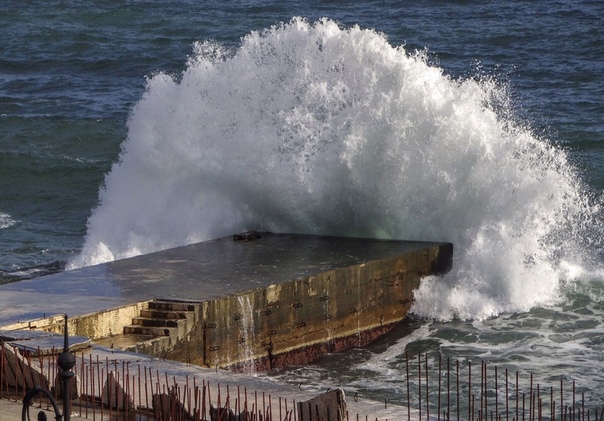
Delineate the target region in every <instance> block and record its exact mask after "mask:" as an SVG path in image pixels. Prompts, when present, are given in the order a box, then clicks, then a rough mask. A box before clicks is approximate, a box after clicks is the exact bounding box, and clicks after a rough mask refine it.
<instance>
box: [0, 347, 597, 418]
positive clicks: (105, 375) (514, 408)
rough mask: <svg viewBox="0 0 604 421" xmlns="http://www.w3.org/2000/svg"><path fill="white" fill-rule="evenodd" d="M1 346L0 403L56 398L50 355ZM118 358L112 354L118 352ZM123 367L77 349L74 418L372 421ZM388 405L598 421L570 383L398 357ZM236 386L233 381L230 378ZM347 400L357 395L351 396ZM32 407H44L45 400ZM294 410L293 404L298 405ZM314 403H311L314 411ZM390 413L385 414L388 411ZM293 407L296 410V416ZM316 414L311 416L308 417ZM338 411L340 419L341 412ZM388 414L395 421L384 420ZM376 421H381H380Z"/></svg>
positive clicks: (435, 412) (401, 411) (402, 413)
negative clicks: (394, 392) (41, 393)
mask: <svg viewBox="0 0 604 421" xmlns="http://www.w3.org/2000/svg"><path fill="white" fill-rule="evenodd" d="M59 351H60V350H54V349H53V350H51V351H50V352H47V353H45V352H42V351H41V350H39V349H38V350H37V351H32V350H31V349H30V350H25V349H23V348H19V347H17V346H13V345H11V344H8V343H2V342H0V357H1V358H0V396H1V397H2V398H5V399H11V400H15V401H20V400H21V399H22V397H23V396H24V395H25V393H26V392H27V391H28V390H29V389H31V388H33V387H35V386H40V387H43V388H45V389H48V390H50V391H51V393H53V395H54V396H55V397H56V398H58V399H60V397H61V396H60V386H59V383H58V380H57V379H58V376H57V375H58V367H57V364H56V361H57V355H58V353H59ZM117 355H119V354H117ZM146 363H148V364H144V363H142V362H140V361H139V362H133V361H129V360H121V361H120V360H118V359H113V358H109V357H105V358H104V359H102V358H100V357H99V355H98V354H97V355H93V354H92V353H89V352H88V353H87V352H86V351H83V352H81V353H79V354H78V355H77V356H76V365H75V367H74V372H75V377H74V379H75V380H72V382H71V387H72V390H71V395H72V399H73V400H72V409H71V413H72V415H74V416H79V417H82V418H86V419H90V420H94V421H96V420H106V419H109V420H135V419H138V420H156V421H210V420H220V421H273V420H279V421H307V420H308V421H336V420H351V421H353V420H355V419H356V420H366V421H369V420H371V421H373V420H378V417H376V416H371V415H359V414H358V413H350V411H348V412H344V411H345V410H343V409H342V407H338V408H331V409H333V410H331V409H330V408H327V411H320V410H319V407H318V406H317V407H316V408H314V407H312V408H308V409H309V410H306V409H307V407H306V405H309V406H310V404H309V403H308V402H304V403H302V400H305V398H304V397H302V396H301V399H299V400H298V401H296V400H295V399H291V398H289V399H288V398H286V397H278V396H274V395H272V394H270V393H268V392H265V391H259V390H250V389H249V388H248V387H244V386H240V385H236V386H233V383H231V385H230V386H229V385H226V386H225V385H221V384H220V383H217V382H210V381H208V380H206V379H203V378H198V377H196V376H189V375H178V376H177V375H170V374H168V372H166V371H162V369H161V368H158V367H157V366H154V365H153V363H152V362H149V360H147V361H146ZM404 372H405V376H404V378H403V379H401V390H402V392H401V393H400V395H401V396H399V399H397V400H396V401H397V405H392V402H388V401H384V403H383V404H384V409H387V408H388V409H389V411H388V413H389V414H390V415H388V417H389V419H390V420H395V419H396V420H405V419H407V420H409V421H410V420H424V419H425V420H427V421H430V420H438V421H440V420H442V421H452V420H454V421H457V420H467V421H541V420H544V421H558V420H559V421H592V420H594V421H603V418H604V407H601V408H593V407H592V408H588V406H589V405H587V404H586V397H585V393H584V392H581V393H577V392H576V386H575V382H574V381H572V382H565V380H564V379H560V382H559V384H556V385H550V386H544V385H542V384H539V383H538V382H537V381H536V380H535V378H534V377H533V374H523V375H522V378H521V375H520V373H519V372H517V371H516V372H515V373H509V372H508V370H507V369H503V370H502V369H498V367H497V366H495V365H490V364H488V363H487V362H484V361H483V362H481V363H480V364H479V365H477V364H474V365H473V364H471V363H464V364H461V363H460V362H459V361H451V360H450V359H446V360H443V359H442V358H441V357H439V358H437V359H430V358H429V357H428V355H427V354H418V355H417V356H413V357H410V356H409V355H407V356H406V359H405V360H404ZM234 378H235V379H236V377H234ZM355 400H356V397H355ZM37 404H38V405H39V406H40V407H42V408H45V407H46V408H48V407H49V403H48V402H46V401H45V398H43V397H40V398H38V399H37ZM301 405H302V406H301ZM313 405H314V404H313ZM389 406H390V407H389ZM301 409H304V411H302V410H301ZM315 409H316V410H315ZM343 412H344V413H343ZM393 413H395V414H396V415H392V414H393ZM379 419H380V420H385V419H387V418H384V417H379Z"/></svg>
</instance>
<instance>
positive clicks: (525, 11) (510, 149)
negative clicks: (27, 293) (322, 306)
mask: <svg viewBox="0 0 604 421" xmlns="http://www.w3.org/2000/svg"><path fill="white" fill-rule="evenodd" d="M603 28H604V4H603V3H601V2H599V1H572V2H571V1H554V2H545V1H536V2H535V1H514V2H496V1H483V2H471V1H464V2H455V3H452V2H445V1H409V2H389V1H368V2H350V3H349V2H340V1H311V2H297V1H281V2H268V1H266V2H262V1H244V2H237V3H231V2H226V3H224V2H214V1H209V2H198V1H184V0H183V1H174V2H151V1H114V2H100V1H86V2H83V1H61V2H59V1H44V2H42V1H35V0H34V1H28V2H25V3H21V2H4V3H2V6H1V7H0V35H1V37H0V39H1V40H2V41H1V45H2V47H1V48H0V128H1V130H0V282H11V281H17V280H19V279H23V278H27V277H31V276H38V275H42V274H44V273H50V272H53V271H57V270H64V268H67V269H70V268H74V267H79V266H85V265H90V264H95V263H100V262H104V261H109V260H113V259H119V258H124V257H128V256H133V255H136V254H140V253H148V252H151V251H154V250H158V249H162V248H168V247H173V246H177V245H182V244H187V243H191V242H196V241H202V240H206V239H211V238H217V237H221V236H224V235H230V234H232V233H234V232H240V231H243V230H246V229H262V230H272V231H275V232H302V233H313V234H332V235H345V236H363V237H377V238H397V239H412V240H430V241H448V242H452V243H453V244H454V246H455V263H454V268H453V270H452V271H451V272H450V273H449V274H447V275H446V276H444V277H441V278H432V279H427V280H426V281H424V282H423V283H422V286H421V287H420V289H419V290H418V291H417V292H416V302H415V304H414V308H413V310H414V318H415V319H414V321H413V322H412V323H411V324H410V325H408V326H406V327H402V328H401V329H399V331H398V333H397V334H395V335H392V336H391V337H389V338H388V339H386V340H384V341H381V342H379V343H377V344H375V345H374V346H372V347H370V348H368V349H365V350H358V351H354V352H351V353H348V354H346V356H344V357H342V356H339V357H338V359H337V361H339V363H338V362H336V361H334V360H333V359H330V358H326V361H324V362H323V363H321V362H320V363H319V364H317V365H315V366H311V367H305V368H300V369H296V370H292V371H288V372H286V373H283V374H282V375H280V376H279V378H280V379H281V380H283V381H293V382H296V383H300V382H301V381H306V382H308V383H309V384H314V385H316V384H320V385H324V386H326V387H332V386H336V385H342V384H346V385H347V387H348V388H349V389H351V390H353V391H356V392H357V393H362V394H364V395H367V396H369V397H374V398H376V399H379V400H381V399H383V398H388V399H393V397H392V394H396V393H398V392H400V390H401V387H402V385H401V382H402V380H401V379H402V378H403V374H404V371H403V370H404V367H403V363H402V359H401V358H402V357H401V356H402V355H404V354H405V353H406V352H422V353H429V354H430V355H432V356H433V357H432V358H436V357H434V356H437V355H444V356H450V357H452V358H456V359H461V360H463V361H477V360H480V359H485V360H488V361H489V362H491V363H493V364H497V365H500V366H501V367H506V368H510V369H512V370H523V371H527V372H529V371H530V372H535V373H540V374H541V376H542V378H543V379H544V380H551V381H553V382H554V383H555V382H556V381H558V380H556V379H558V378H559V377H560V376H564V377H565V378H567V379H573V380H576V381H577V382H578V383H579V384H581V385H582V387H584V388H585V390H588V391H589V393H590V396H591V398H590V399H592V401H593V402H596V403H597V402H600V403H602V402H603V401H604V393H603V392H602V391H601V387H598V385H601V384H602V383H603V382H604V375H602V372H604V370H603V368H604V359H603V358H602V354H603V352H604V271H603V268H604V265H603V260H604V255H603V253H602V238H604V237H603V222H602V208H601V206H602V190H603V188H604V166H603V163H604V99H603V98H604V29H603ZM292 379H293V380H292Z"/></svg>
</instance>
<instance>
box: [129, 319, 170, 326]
mask: <svg viewBox="0 0 604 421" xmlns="http://www.w3.org/2000/svg"><path fill="white" fill-rule="evenodd" d="M132 324H133V325H135V326H148V327H178V320H174V319H159V318H152V317H133V318H132Z"/></svg>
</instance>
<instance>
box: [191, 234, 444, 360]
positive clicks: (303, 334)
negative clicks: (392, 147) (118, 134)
mask: <svg viewBox="0 0 604 421" xmlns="http://www.w3.org/2000/svg"><path fill="white" fill-rule="evenodd" d="M451 256H452V247H451V245H448V244H444V245H434V246H430V247H427V248H425V249H422V250H419V251H414V252H409V253H405V254H401V255H396V256H392V257H389V258H384V259H382V260H376V261H371V262H367V263H363V264H359V265H351V266H348V267H345V268H342V269H337V270H330V271H326V272H323V273H320V274H318V275H315V276H310V277H308V278H303V279H295V280H292V281H289V282H283V283H280V284H277V285H270V286H268V287H265V288H258V289H254V290H251V291H249V292H247V293H242V294H236V295H229V296H226V297H224V298H220V299H216V300H211V301H208V302H205V303H203V305H202V306H203V310H202V312H203V316H202V317H203V341H202V344H203V348H202V349H201V350H200V352H199V355H198V358H197V359H196V361H195V362H196V363H197V364H200V365H204V366H208V367H230V368H235V369H238V370H243V371H250V370H264V369H269V368H274V367H282V366H286V365H291V364H303V363H305V362H308V361H312V360H314V359H316V357H318V356H320V355H322V354H324V353H326V352H337V351H340V350H343V349H346V348H350V347H356V346H363V345H365V344H367V343H368V342H370V341H371V340H373V339H375V338H376V337H377V336H379V335H381V334H383V333H385V332H386V331H388V330H389V329H390V328H392V327H393V326H394V325H395V324H396V323H397V322H400V321H401V320H402V319H403V318H404V317H405V316H406V314H407V311H408V310H409V308H410V307H411V304H412V301H413V290H414V289H416V288H417V287H418V286H419V282H420V279H421V278H422V277H423V276H425V275H428V274H435V273H441V272H444V271H446V270H448V269H449V267H450V263H451ZM251 361H254V363H251Z"/></svg>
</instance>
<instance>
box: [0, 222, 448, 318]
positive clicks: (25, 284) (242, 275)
mask: <svg viewBox="0 0 604 421" xmlns="http://www.w3.org/2000/svg"><path fill="white" fill-rule="evenodd" d="M439 244H442V243H426V242H409V241H395V240H375V239H359V238H343V237H325V236H311V235H295V234H272V233H260V238H259V239H256V240H253V241H234V239H233V237H228V238H222V239H218V240H212V241H206V242H202V243H197V244H192V245H188V246H183V247H177V248H173V249H168V250H164V251H159V252H155V253H150V254H146V255H141V256H137V257H133V258H129V259H124V260H118V261H114V262H109V263H104V264H100V265H96V266H90V267H85V268H81V269H76V270H72V271H66V272H62V273H58V274H54V275H48V276H44V277H39V278H34V279H29V280H25V281H20V282H15V283H11V284H5V285H0V327H1V326H3V325H8V324H10V323H14V322H18V321H26V320H31V319H35V318H41V317H47V316H49V315H55V314H61V313H65V314H68V315H69V316H70V317H72V316H76V315H82V314H88V313H92V312H97V311H102V310H104V309H109V308H114V307H118V306H121V305H126V304H131V303H135V302H141V301H145V300H150V299H173V300H189V301H206V300H211V299H215V298H218V297H223V296H225V295H229V294H236V293H240V292H245V291H249V290H252V289H255V288H259V287H263V286H267V285H271V284H274V283H278V282H283V281H288V280H292V279H299V278H305V277H309V276H312V275H314V274H317V273H321V272H325V271H329V270H334V269H339V268H343V267H346V266H351V265H356V264H362V263H364V262H369V261H373V260H381V259H384V258H387V257H391V256H393V255H397V254H403V253H407V252H411V251H417V250H421V249H423V248H427V247H432V246H435V245H439Z"/></svg>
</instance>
